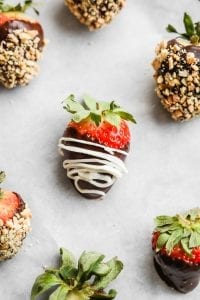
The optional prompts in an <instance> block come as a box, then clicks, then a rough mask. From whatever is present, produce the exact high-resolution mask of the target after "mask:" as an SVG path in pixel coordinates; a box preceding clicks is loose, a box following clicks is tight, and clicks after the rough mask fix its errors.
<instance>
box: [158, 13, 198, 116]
mask: <svg viewBox="0 0 200 300" xmlns="http://www.w3.org/2000/svg"><path fill="white" fill-rule="evenodd" d="M183 21H184V25H185V30H186V32H185V33H181V34H180V33H178V32H177V30H176V29H175V28H174V27H173V26H172V25H168V27H167V30H168V31H169V32H174V33H178V34H179V37H177V38H175V39H173V40H170V41H168V42H166V41H163V42H161V43H160V44H159V45H158V47H157V49H156V58H155V59H154V61H153V67H154V69H155V75H154V78H155V81H156V84H157V87H156V92H157V95H158V97H159V98H160V99H161V103H162V104H163V106H164V107H165V108H166V109H167V110H168V111H169V112H170V114H171V115H172V118H173V119H174V120H175V121H184V120H189V119H191V118H193V117H195V116H197V115H199V114H200V22H197V23H193V21H192V18H191V17H190V16H189V15H188V14H187V13H185V14H184V20H183Z"/></svg>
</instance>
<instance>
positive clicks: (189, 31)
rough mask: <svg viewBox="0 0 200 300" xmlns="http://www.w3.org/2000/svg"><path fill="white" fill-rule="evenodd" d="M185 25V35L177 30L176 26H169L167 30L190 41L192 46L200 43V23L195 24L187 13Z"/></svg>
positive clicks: (184, 18)
mask: <svg viewBox="0 0 200 300" xmlns="http://www.w3.org/2000/svg"><path fill="white" fill-rule="evenodd" d="M183 23H184V26H185V31H186V32H184V33H180V32H178V31H177V30H176V28H175V27H174V26H172V25H171V24H169V25H168V26H167V28H166V30H167V31H168V32H170V33H178V34H179V35H180V36H181V37H183V38H184V39H187V40H189V41H190V42H191V43H192V44H199V43H200V22H196V23H194V22H193V20H192V18H191V16H190V15H188V14H187V13H184V17H183Z"/></svg>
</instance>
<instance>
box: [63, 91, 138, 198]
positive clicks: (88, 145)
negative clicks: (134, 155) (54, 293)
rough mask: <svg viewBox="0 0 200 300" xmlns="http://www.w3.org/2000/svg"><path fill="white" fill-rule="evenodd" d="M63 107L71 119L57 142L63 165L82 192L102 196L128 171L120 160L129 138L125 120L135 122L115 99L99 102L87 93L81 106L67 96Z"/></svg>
mask: <svg viewBox="0 0 200 300" xmlns="http://www.w3.org/2000/svg"><path fill="white" fill-rule="evenodd" d="M64 109H65V110H67V111H68V112H70V113H71V114H72V119H71V121H70V122H69V123H68V124H67V127H66V130H65V132H64V135H63V137H62V138H61V139H60V142H59V148H60V150H61V154H62V155H63V156H64V162H63V167H64V168H65V169H66V170H67V176H68V177H69V178H70V179H71V181H72V183H73V184H74V187H75V188H76V190H77V191H78V192H79V193H80V194H81V195H83V196H84V197H86V198H90V199H99V198H102V197H103V196H105V194H106V192H108V190H109V189H110V188H111V186H112V185H113V183H114V182H115V181H116V179H117V178H119V177H121V175H122V174H123V173H126V172H127V170H126V168H125V165H124V163H123V161H124V160H125V158H126V156H127V154H128V151H129V146H130V139H131V135H130V130H129V126H128V122H127V121H130V122H133V123H135V119H134V118H133V116H132V115H131V114H130V113H128V112H126V111H125V110H123V109H122V107H120V106H119V105H117V104H116V103H115V102H114V101H111V102H104V101H98V100H96V99H94V98H92V97H90V96H88V95H86V96H84V103H83V105H82V104H81V103H79V102H77V101H76V100H75V97H74V96H73V95H70V96H69V97H68V98H67V99H66V100H65V101H64Z"/></svg>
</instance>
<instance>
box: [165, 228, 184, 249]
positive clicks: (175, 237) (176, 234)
mask: <svg viewBox="0 0 200 300" xmlns="http://www.w3.org/2000/svg"><path fill="white" fill-rule="evenodd" d="M182 236H183V229H178V230H175V231H173V232H172V234H171V235H170V237H169V239H168V241H167V243H166V249H167V251H168V252H169V253H170V252H171V251H172V249H173V248H174V246H175V245H177V244H178V243H179V242H180V240H181V239H182Z"/></svg>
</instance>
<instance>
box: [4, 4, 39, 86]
mask: <svg viewBox="0 0 200 300" xmlns="http://www.w3.org/2000/svg"><path fill="white" fill-rule="evenodd" d="M31 5H32V1H31V0H25V2H24V4H23V5H21V4H18V5H16V6H10V5H6V4H5V3H4V1H2V0H1V1H0V85H3V86H4V87H6V88H9V89H10V88H14V87H16V86H24V85H27V84H28V83H29V82H30V80H31V79H32V78H33V77H34V76H35V75H37V73H38V71H39V66H38V60H39V59H40V58H41V54H42V51H43V47H44V33H43V29H42V26H41V25H40V23H39V22H38V21H36V20H33V19H31V18H30V17H27V16H26V15H25V11H26V9H28V8H29V7H30V6H31Z"/></svg>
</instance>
